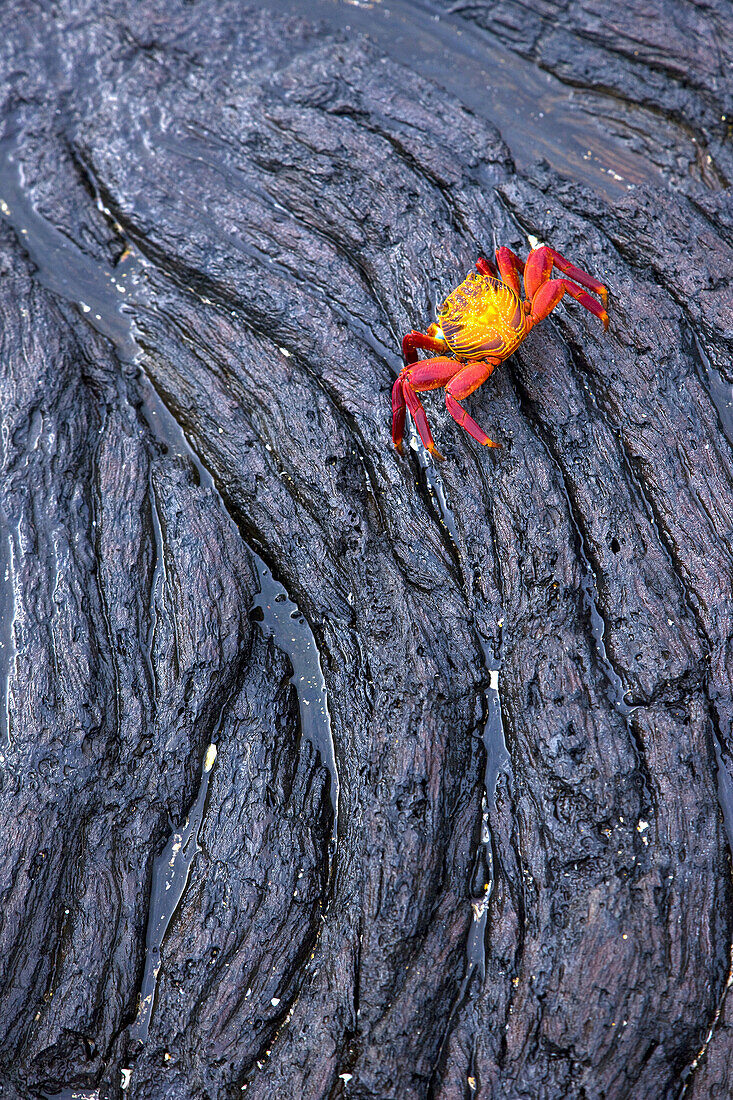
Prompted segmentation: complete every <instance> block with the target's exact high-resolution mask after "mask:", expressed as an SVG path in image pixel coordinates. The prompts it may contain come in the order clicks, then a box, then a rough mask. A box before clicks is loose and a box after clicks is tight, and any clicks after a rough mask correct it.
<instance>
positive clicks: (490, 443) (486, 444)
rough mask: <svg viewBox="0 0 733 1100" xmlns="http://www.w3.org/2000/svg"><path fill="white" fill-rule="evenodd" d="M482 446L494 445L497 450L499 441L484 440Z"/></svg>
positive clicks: (499, 445)
mask: <svg viewBox="0 0 733 1100" xmlns="http://www.w3.org/2000/svg"><path fill="white" fill-rule="evenodd" d="M484 447H496V449H497V450H499V451H500V450H501V447H502V445H501V443H495V442H494V440H493V439H486V440H484Z"/></svg>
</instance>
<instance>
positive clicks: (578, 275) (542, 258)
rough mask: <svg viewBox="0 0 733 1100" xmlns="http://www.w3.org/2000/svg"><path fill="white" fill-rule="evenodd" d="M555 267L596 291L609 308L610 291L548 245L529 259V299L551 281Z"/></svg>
mask: <svg viewBox="0 0 733 1100" xmlns="http://www.w3.org/2000/svg"><path fill="white" fill-rule="evenodd" d="M553 267H556V268H557V269H558V271H562V272H563V274H564V275H569V276H570V278H571V279H572V280H574V282H576V283H580V285H581V286H583V287H585V288H586V289H587V290H592V291H594V292H595V293H596V294H597V295H598V296H599V298H600V299H601V301H602V302H603V308H604V310H605V309H606V308H607V306H608V291H607V289H606V287H605V286H604V285H603V283H599V282H598V279H594V278H593V276H592V275H588V274H587V272H585V271H581V269H580V268H579V267H575V265H574V264H571V263H570V261H569V260H566V259H565V257H564V256H561V255H560V253H559V252H555V251H554V250H553V249H552V248H548V247H547V245H546V244H543V245H541V246H540V247H539V248H535V249H533V250H532V252H530V254H529V256H528V258H527V263H526V265H525V268H524V286H525V289H526V291H527V297H528V298H534V296H535V294H536V293H537V291H538V290H539V289H540V287H541V286H542V284H543V283H546V282H547V281H548V280H549V278H550V275H551V274H552V269H553Z"/></svg>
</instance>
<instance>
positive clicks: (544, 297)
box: [529, 279, 608, 329]
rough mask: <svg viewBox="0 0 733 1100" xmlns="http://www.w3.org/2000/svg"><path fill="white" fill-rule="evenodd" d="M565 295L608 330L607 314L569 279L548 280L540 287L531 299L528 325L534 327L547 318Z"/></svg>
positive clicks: (593, 299)
mask: <svg viewBox="0 0 733 1100" xmlns="http://www.w3.org/2000/svg"><path fill="white" fill-rule="evenodd" d="M566 293H567V294H570V295H571V297H573V298H575V300H576V301H578V302H580V304H581V306H584V307H585V308H586V309H587V310H588V311H589V312H590V313H592V314H593V316H594V317H597V318H598V320H599V321H601V323H602V324H603V327H604V329H607V328H608V314H607V313H606V311H605V309H603V308H602V306H600V305H599V304H598V302H597V301H596V300H595V298H591V296H590V294H587V293H586V292H585V291H584V290H582V289H581V288H580V287H579V286H576V285H575V283H571V282H570V280H569V279H550V280H549V281H548V282H545V283H542V284H541V285H540V288H539V290H538V291H537V293H536V294H535V295H534V297H533V298H532V311H531V313H530V315H529V321H530V324H532V325H536V324H537V322H538V321H543V320H544V319H545V317H548V316H549V315H550V313H552V311H553V309H554V308H555V306H556V305H557V304H558V302H559V301H560V299H561V298H562V296H563V294H566Z"/></svg>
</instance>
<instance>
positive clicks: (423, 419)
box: [392, 356, 461, 459]
mask: <svg viewBox="0 0 733 1100" xmlns="http://www.w3.org/2000/svg"><path fill="white" fill-rule="evenodd" d="M460 370H461V364H460V363H459V362H458V361H457V360H456V359H448V358H446V357H444V356H441V357H440V358H438V359H423V361H422V362H421V363H416V364H415V365H414V366H407V367H405V368H404V370H403V371H402V372H401V374H400V376H399V378H398V379H397V381H396V382H395V384H394V386H393V387H392V440H393V442H394V445H395V447H396V448H397V450H398V451H399V452H400V454H403V450H402V438H403V435H404V429H405V405H406V406H407V408H408V409H409V410H410V412H411V413H412V418H413V420H414V421H415V427H416V428H417V431H418V435H419V436H420V439H421V440H422V442H423V446H424V447H426V448H427V449H428V450H429V451H430V453H431V455H433V456H434V457H435V458H439V459H442V457H443V456H442V454H441V453H440V451H439V450H438V449H437V447H436V446H435V443H434V442H433V436H432V434H431V431H430V425H429V424H428V418H427V416H426V415H425V409H424V408H423V406H422V405H421V404H420V399H419V398H418V396H417V394H418V392H423V391H424V390H437V389H439V388H440V387H441V386H445V384H446V383H447V382H449V381H450V379H451V378H452V377H453V375H454V374H456V372H458V371H460Z"/></svg>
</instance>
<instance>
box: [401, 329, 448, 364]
mask: <svg viewBox="0 0 733 1100" xmlns="http://www.w3.org/2000/svg"><path fill="white" fill-rule="evenodd" d="M437 327H438V326H437V325H431V326H430V328H435V329H437ZM418 348H423V349H424V350H425V351H447V350H448V345H447V344H446V342H445V340H440V339H437V338H436V337H435V336H433V334H432V333H431V332H427V333H425V332H416V331H414V330H413V331H412V332H408V333H407V335H406V336H404V337H403V338H402V357H403V359H404V360H405V362H406V363H407V365H408V366H409V365H410V364H411V363H417V349H418Z"/></svg>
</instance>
